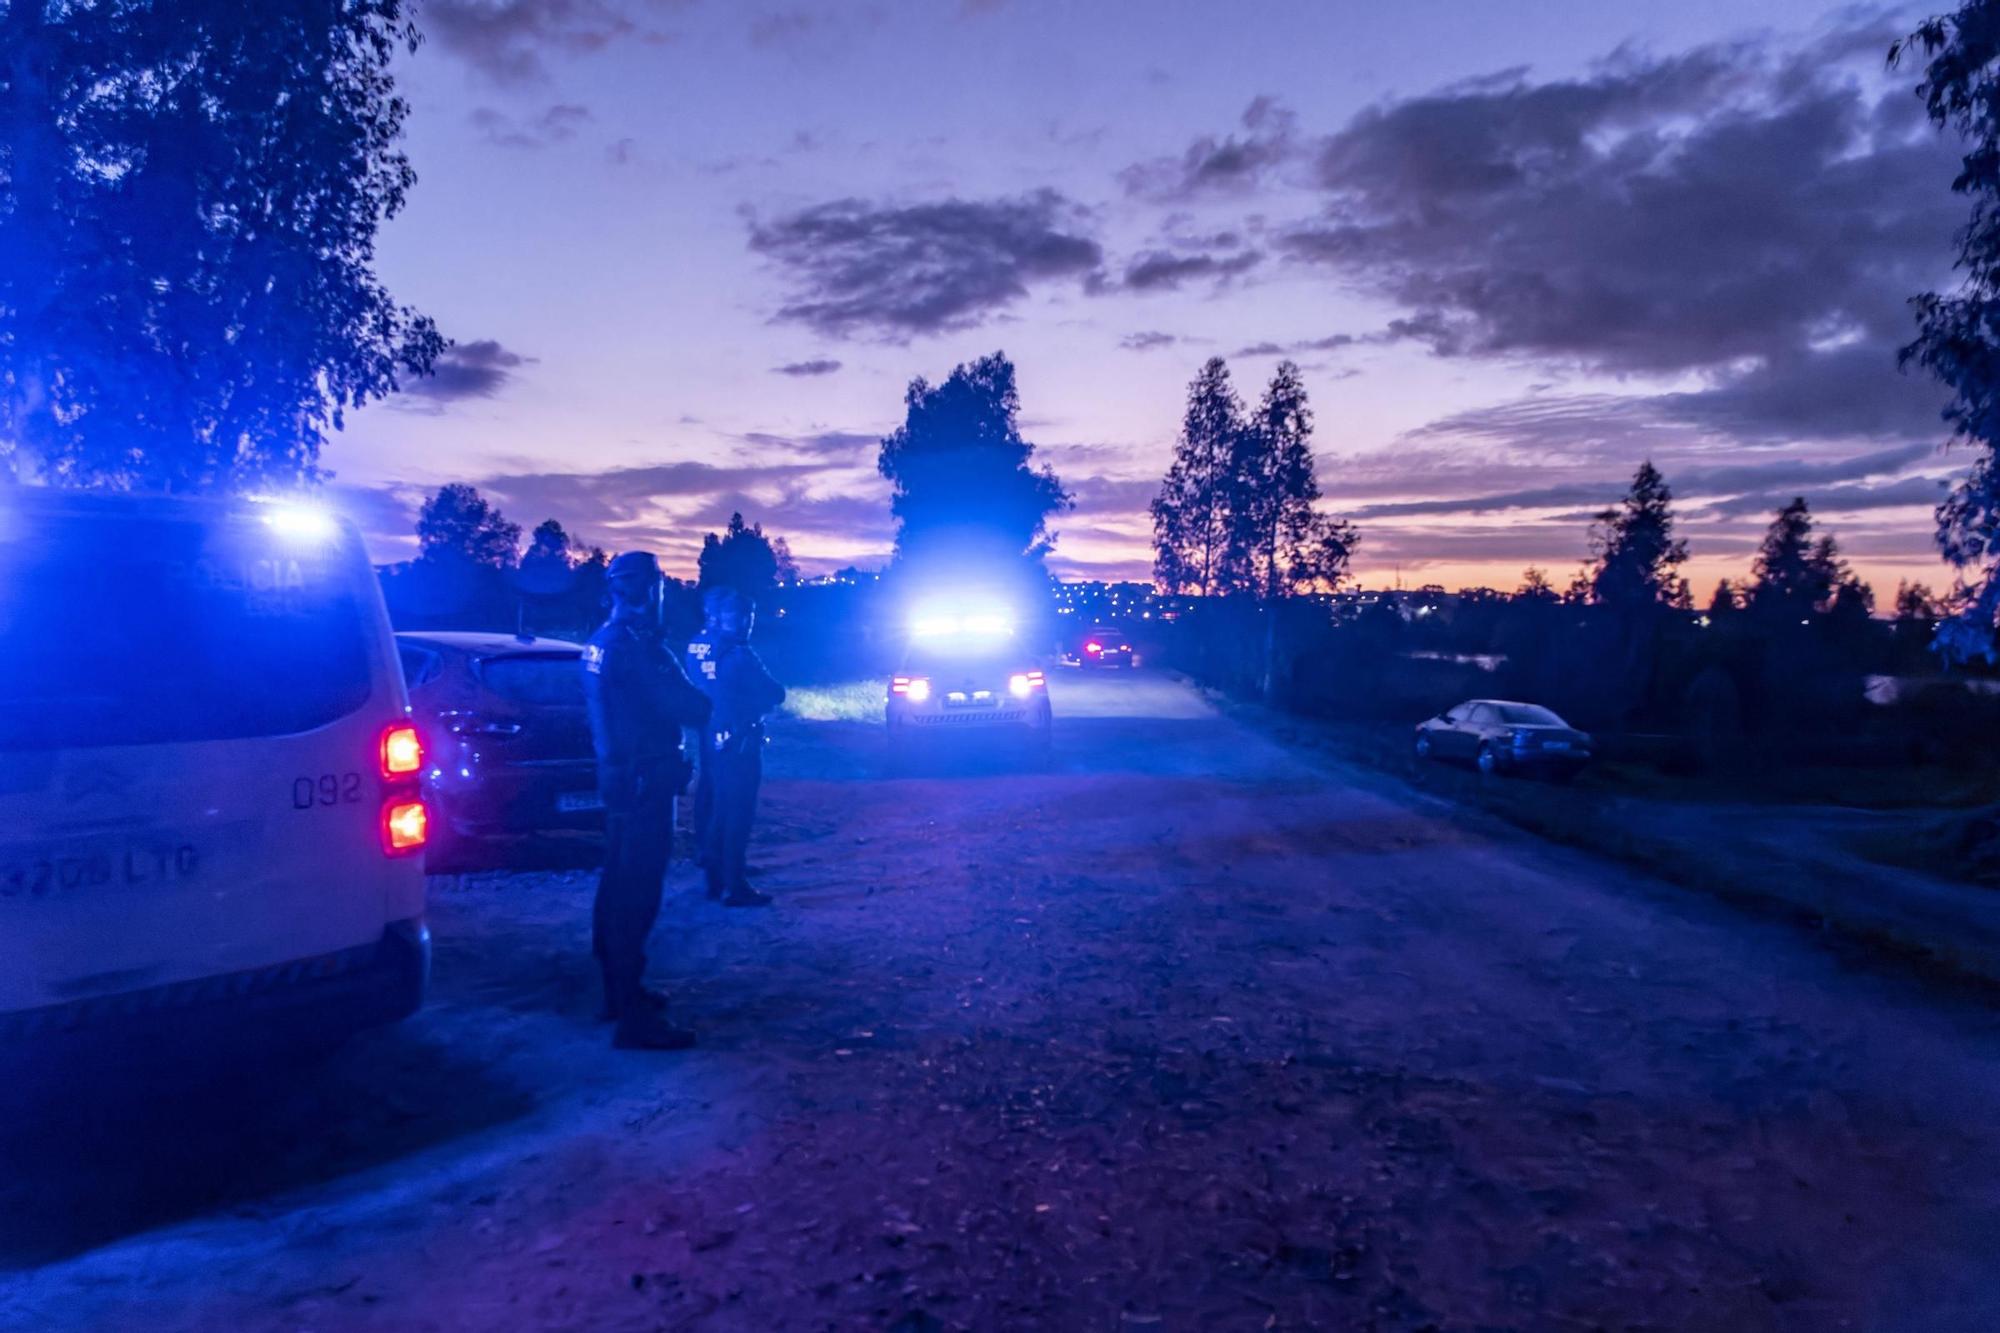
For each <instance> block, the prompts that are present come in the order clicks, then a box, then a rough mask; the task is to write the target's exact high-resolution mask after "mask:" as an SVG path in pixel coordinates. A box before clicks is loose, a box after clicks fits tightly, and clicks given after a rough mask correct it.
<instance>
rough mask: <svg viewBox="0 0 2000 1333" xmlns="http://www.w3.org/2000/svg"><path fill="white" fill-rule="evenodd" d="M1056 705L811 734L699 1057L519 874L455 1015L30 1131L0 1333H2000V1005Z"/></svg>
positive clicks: (1088, 710) (719, 930) (1429, 819)
mask: <svg viewBox="0 0 2000 1333" xmlns="http://www.w3.org/2000/svg"><path fill="white" fill-rule="evenodd" d="M1054 688H1055V704H1056V708H1057V711H1058V715H1059V728H1060V737H1059V741H1058V755H1057V765H1056V771H1055V772H1053V773H1048V774H1035V773H1020V772H1009V771H1007V770H1005V769H1004V768H1001V767H994V766H987V767H984V768H981V769H978V770H975V771H970V772H963V773H955V772H939V773H933V774H927V775H924V776H919V777H914V778H908V779H899V780H895V781H888V780H884V779H883V778H881V777H880V776H879V768H878V764H877V757H878V756H877V754H876V746H877V745H878V743H879V741H878V732H877V730H876V729H874V728H872V727H870V726H868V725H866V724H864V723H861V722H856V721H821V722H810V721H795V722H790V723H787V724H786V725H784V726H783V727H782V728H781V729H780V734H779V737H778V743H777V744H776V745H775V746H774V747H773V750H772V753H771V759H772V770H773V780H772V782H771V784H770V787H769V792H768V811H769V818H768V820H767V823H766V828H765V831H764V834H763V836H762V838H761V840H760V842H759V844H758V846H757V849H756V852H755V860H756V863H757V864H758V865H759V866H760V867H761V877H760V882H761V883H762V885H763V886H764V887H765V888H767V889H769V890H770V891H772V892H773V893H775V894H777V895H778V897H779V899H780V903H781V905H780V906H779V907H778V908H777V909H776V910H774V911H772V912H769V913H766V914H752V913H742V912H729V911H725V910H723V909H721V908H717V907H713V906H711V905H709V904H708V903H707V902H705V901H702V900H701V899H700V897H699V894H698V891H697V890H696V889H695V887H694V880H693V877H692V875H691V874H689V873H688V872H687V871H686V870H685V868H683V869H681V870H680V871H677V879H676V884H675V890H674V896H673V898H672V899H671V901H670V903H669V906H668V910H667V913H666V916H665V919H664V920H663V923H662V925H661V928H660V931H659V933H658V935H657V936H656V949H655V971H656V974H657V975H658V976H659V978H660V979H661V980H662V981H663V982H665V983H666V984H667V985H668V986H670V987H671V988H672V989H673V991H674V992H675V994H676V997H677V1003H678V1006H679V1010H680V1013H681V1015H682V1016H684V1017H685V1018H686V1019H687V1020H688V1021H689V1022H691V1023H693V1024H695V1025H698V1026H699V1027H700V1028H701V1030H702V1033H703V1045H702V1046H701V1048H700V1049H699V1050H697V1051H695V1052H693V1053H690V1054H687V1055H682V1056H651V1055H639V1054H622V1053H616V1052H613V1051H611V1050H610V1049H609V1048H608V1045H607V1042H606V1035H605V1031H604V1029H603V1028H601V1027H599V1026H597V1025H596V1024H595V1023H594V1021H593V1010H594V1008H595V1005H596V996H595V990H594V983H593V979H592V976H591V969H590V966H589V964H588V961H587V959H586V956H585V939H586V931H587V927H586V920H587V904H588V898H589V891H590V882H591V881H590V877H589V875H587V874H585V873H580V872H569V873H564V872H545V873H522V874H514V875H497V874H496V875H487V876H475V877H471V878H469V879H468V880H467V881H465V882H464V883H463V884H460V885H456V886H452V885H446V884H442V883H440V884H439V885H437V886H436V892H435V893H434V897H433V908H434V914H433V924H434V927H435V929H436V933H437V936H438V955H437V973H436V988H435V992H434V999H433V1002H432V1004H431V1005H430V1006H429V1007H428V1009H427V1010H426V1011H425V1012H424V1013H423V1014H422V1015H420V1016H419V1017H418V1018H417V1019H415V1020H413V1021H412V1022H410V1023H407V1024H405V1025H403V1026H402V1027H400V1028H398V1029H395V1030H393V1031H389V1032H385V1033H379V1034H375V1035H372V1036H370V1037H367V1038H365V1039H363V1040H362V1041H360V1042H357V1043H356V1044H355V1045H354V1046H352V1047H351V1048H350V1049H348V1050H346V1051H344V1052H343V1053H342V1054H341V1055H340V1056H339V1057H338V1058H336V1059H335V1060H334V1061H332V1062H331V1063H330V1064H327V1065H325V1066H322V1067H318V1068H314V1069H308V1070H297V1069H283V1068H280V1069H269V1068H263V1069H257V1070H251V1071H246V1072H242V1073H239V1074H236V1075H233V1076H231V1077H230V1078H228V1079H219V1080H215V1081H213V1082H209V1083H205V1084H204V1085H203V1086H201V1087H199V1088H186V1087H184V1088H179V1089H176V1090H169V1091H165V1092H162V1091H160V1090H159V1089H157V1088H153V1089H147V1090H144V1091H134V1090H130V1089H128V1090H126V1091H125V1092H124V1093H122V1094H119V1093H109V1094H106V1095H105V1096H104V1097H102V1098H95V1097H93V1098H91V1099H88V1101H87V1104H86V1105H83V1106H80V1107H79V1106H71V1107H69V1108H67V1109H66V1110H65V1112H64V1113H63V1115H62V1117H61V1118H60V1120H59V1121H57V1122H56V1123H47V1122H45V1121H18V1120H17V1121H16V1122H15V1123H13V1124H11V1125H9V1126H8V1127H7V1129H6V1131H5V1135H4V1145H3V1146H0V1150H3V1151H4V1154H5V1156H4V1159H0V1168H4V1184H0V1263H3V1264H4V1265H5V1268H4V1270H0V1326H4V1327H6V1328H23V1329H26V1328H35V1329H42V1328H113V1329H121V1330H122V1329H229V1330H262V1329H287V1330H311V1329H319V1330H336V1329H352V1328H360V1329H382V1330H406V1329H407V1330H420V1329H421V1330H433V1329H435V1330H491V1329H508V1328H559V1329H592V1330H623V1329H634V1330H637V1329H659V1328H667V1329H681V1328H714V1329H747V1330H794V1329H802V1330H809V1329H894V1330H902V1331H903V1333H916V1331H918V1330H936V1329H959V1328H963V1329H981V1330H985V1329H1029V1328H1049V1329H1088V1330H1107V1331H1110V1330H1153V1329H1158V1330H1180V1329H1239V1328H1240V1329H1265V1328H1272V1329H1306V1328H1329V1329H1345V1328H1356V1329H1366V1328H1381V1329H1420V1328H1433V1327H1435V1328H1444V1329H1475V1328H1523V1329H1567V1328H1596V1327H1607V1328H1621V1329H1623V1328H1646V1329H1651V1328H1659V1329H1731V1330H1734V1329H1746V1330H1755V1329H1800V1330H1804V1329H1815V1330H1817V1329H1829V1328H1857V1329H1968V1328H1992V1327H2000V1263H1996V1262H1995V1259H1994V1251H1993V1248H1992V1243H1993V1237H1994V1236H1996V1235H2000V1151H1996V1149H2000V1131H1996V1123H2000V1117H1997V1116H1996V1113H1995V1108H1996V1105H2000V1009H1996V1008H1995V1007H1994V1006H1993V1005H1992V1003H1991V1001H1990V1000H1983V999H1981V998H1980V997H1976V996H1968V995H1966V994H1965V993H1963V992H1951V991H1946V990H1942V989H1939V988H1936V987H1933V986H1931V985H1929V984H1927V983H1925V982H1923V981H1921V980H1919V979H1916V978H1913V977H1911V976H1908V975H1905V974H1903V973H1901V972H1899V971H1897V970H1895V969H1894V968H1877V967H1874V966H1871V965H1868V964H1865V963H1861V962H1857V961H1854V960H1852V959H1847V958H1843V957H1842V956H1840V955H1837V954H1835V953H1834V952H1831V951H1830V950H1829V949H1827V948H1825V947H1823V946H1822V945H1821V944H1819V943H1818V942H1817V941H1815V940H1814V939H1812V938H1811V937H1809V936H1808V935H1806V934H1805V933H1803V932H1801V931H1800V930H1798V929H1796V928H1794V927H1792V926H1789V925H1785V924H1782V923H1776V922H1768V921H1759V920H1754V919H1750V918H1747V917H1744V916H1742V915H1740V914H1738V913H1736V912H1734V911H1732V910H1731V909H1728V908H1726V907H1723V906H1719V905H1716V904H1714V903H1711V902H1709V901H1707V900H1704V899H1702V898H1700V897H1698V896H1694V895H1691V894H1688V893H1685V892H1681V891H1677V890H1673V889H1669V888H1666V887H1663V886H1659V885H1656V884H1653V883H1650V882H1648V881H1646V880H1645V879H1643V878H1642V877H1638V876H1635V875H1633V874H1631V873H1629V872H1626V871H1623V870H1618V869H1613V868H1610V867H1608V866H1605V865H1603V864H1601V863H1599V862H1595V861H1592V860H1590V859H1588V858H1585V857H1582V856H1577V855H1572V854H1569V853H1565V852H1561V851H1558V850H1554V849H1550V848H1547V847H1544V846H1541V845H1539V844H1536V843H1534V842H1532V841H1529V840H1527V839H1525V838H1522V837H1517V836H1515V835H1511V834H1507V833H1503V832H1498V831H1495V830H1492V829H1489V828H1486V827H1485V826H1484V825H1483V824H1481V823H1479V822H1478V821H1476V820H1472V819H1470V818H1469V817H1466V816H1463V815H1460V814H1458V813H1456V812H1454V811H1453V810H1451V809H1450V808H1449V807H1446V806H1442V805H1435V804H1427V803H1424V802H1423V801H1422V800H1421V799H1420V798H1416V797H1405V796H1399V795H1396V794H1395V793H1393V792H1386V793H1385V792H1384V791H1381V790H1378V789H1376V788H1375V787H1374V786H1373V784H1372V780H1364V779H1360V778H1358V777H1356V776H1354V775H1350V774H1345V773H1343V772H1342V771H1340V770H1338V769H1337V768H1332V767H1328V766H1327V761H1325V760H1323V759H1317V758H1309V757H1304V756H1300V755H1295V754H1292V753H1289V752H1287V751H1285V750H1283V749H1281V748H1279V747H1278V746H1277V745H1275V744H1273V743H1271V742H1269V741H1267V740H1265V739H1263V738H1262V737H1260V736H1259V735H1258V734H1256V733H1255V732H1254V731H1252V730H1251V729H1249V728H1248V727H1246V726H1245V725H1243V724H1241V723H1239V722H1237V721H1234V720H1231V719H1229V718H1225V717H1222V716H1220V715H1218V714H1217V713H1215V712H1214V711H1212V710H1211V709H1210V708H1208V707H1207V706H1206V705H1205V704H1203V703H1202V702H1201V701H1200V700H1199V699H1198V698H1196V697H1195V696H1194V695H1193V694H1191V693H1189V692H1188V691H1186V690H1184V689H1183V688H1181V687H1180V686H1178V685H1176V684H1173V683H1171V682H1169V681H1167V680H1164V679H1160V678H1156V677H1150V676H1143V675H1142V676H1137V677H1116V678H1110V679H1091V680H1079V679H1077V678H1075V677H1073V676H1064V677H1060V678H1058V679H1057V680H1056V682H1055V686H1054ZM832 711H835V712H837V711H838V710H832Z"/></svg>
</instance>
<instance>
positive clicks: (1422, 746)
mask: <svg viewBox="0 0 2000 1333" xmlns="http://www.w3.org/2000/svg"><path fill="white" fill-rule="evenodd" d="M1430 757H1431V734H1430V733H1429V732H1428V731H1420V732H1418V733H1417V758H1419V759H1428V758H1430Z"/></svg>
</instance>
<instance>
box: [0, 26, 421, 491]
mask: <svg viewBox="0 0 2000 1333" xmlns="http://www.w3.org/2000/svg"><path fill="white" fill-rule="evenodd" d="M405 8H406V7H405V6H404V5H403V4H402V3H401V0H344V2H343V3H326V2H325V0H268V3H258V4H242V3H236V2H235V0H174V2H173V3H168V0H119V2H118V3H112V2H111V0H95V2H92V0H81V2H79V3H72V4H49V3H40V2H38V0H14V3H12V4H9V5H5V6H0V164H4V170H0V470H5V471H11V472H13V473H14V474H16V475H17V476H32V477H40V478H43V479H48V480H55V481H62V482H70V483H101V484H111V485H142V486H148V487H157V488H164V489H172V490H197V489H204V488H212V487H222V486H236V485H257V486H273V485H276V486H285V485H291V484H295V483H297V482H299V481H302V480H310V479H312V478H314V477H316V476H317V475H318V474H317V460H318V457H319V450H320V446H321V444H322V442H323V440H324V439H325V436H326V433H327V432H328V431H329V430H333V429H338V428H339V427H340V426H341V424H342V419H343V414H344V412H345V411H346V410H347V409H349V408H352V407H355V406H358V405H359V404H361V403H363V402H366V401H368V400H369V399H372V398H376V397H380V396H382V395H383V394H386V393H389V392H392V391H393V390H394V389H395V388H396V387H397V377H398V375H399V373H402V372H412V373H425V372H427V371H428V370H429V369H430V368H431V366H432V363H433V362H434V360H435V358H436V357H437V355H438V354H439V353H440V352H441V351H442V350H443V347H444V342H443V340H442V339H441V338H440V337H439V335H438V332H437V330H436V328H435V327H434V326H433V325H432V323H431V322H430V321H429V320H428V319H425V318H423V317H422V316H419V315H417V314H415V313H414V312H412V311H411V310H409V309H408V308H406V307H403V306H399V305H397V304H396V303H395V302H394V301H393V300H391V298H390V296H389V294H388V292H387V291H385V290H384V289H383V287H382V284H381V283H380V282H379V281H378V280H377V278H376V276H375V273H374V270H373V263H374V243H375V232H376V229H377V227H378V226H379V225H380V224H381V223H382V222H383V220H385V219H387V218H390V217H393V216H394V215H395V214H396V213H397V211H398V210H399V209H400V208H401V207H402V204H403V200H404V197H405V194H406V192H407V191H408V190H409V188H410V186H411V184H412V183H413V181H414V179H415V177H414V174H413V173H412V171H411V169H410V165H409V162H408V160H407V159H406V158H405V157H404V155H403V154H402V153H401V152H400V151H398V150H397V149H396V147H395V145H396V143H397V141H398V140H399V139H400V138H401V136H402V130H403V120H404V117H405V115H406V114H407V111H408V108H407V106H406V104H405V103H404V102H403V100H402V99H401V98H400V97H399V96H398V95H397V94H396V91H395V85H394V81H393V78H392V72H391V65H392V60H393V57H394V55H395V51H396V48H397V47H398V46H414V44H415V42H416V40H417V37H416V31H415V29H414V27H413V26H412V25H411V23H410V22H409V20H408V18H407V17H406V14H405Z"/></svg>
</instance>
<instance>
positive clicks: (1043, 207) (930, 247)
mask: <svg viewBox="0 0 2000 1333" xmlns="http://www.w3.org/2000/svg"><path fill="white" fill-rule="evenodd" d="M1087 228H1088V218H1087V216H1086V215H1085V214H1084V212H1083V210H1082V209H1080V208H1078V207H1077V206H1076V205H1074V204H1072V203H1071V202H1070V201H1069V200H1068V199H1066V198H1064V197H1063V196H1062V195H1060V194H1058V193H1056V192H1055V191H1053V190H1040V191H1037V192H1035V193H1033V194H1027V195H1021V196H1018V197H1015V198H1009V199H990V200H963V199H947V200H944V201H941V202H937V203H926V204H914V205H908V206H897V205H875V204H868V203H864V202H863V201H861V200H858V199H841V200H836V201H834V202H831V203H826V204H819V205H816V206H814V207H812V208H807V209H803V210H801V211H799V212H795V213H789V214H786V215H784V216H782V217H779V218H776V219H774V220H772V221H770V222H768V223H761V222H755V221H753V222H752V224H751V227H750V248H751V249H752V250H754V251H755V252H757V253H758V254H761V255H764V256H766V257H767V258H769V259H770V260H772V261H773V262H774V263H775V264H776V265H777V266H778V267H779V269H780V270H781V271H782V272H783V273H784V274H785V275H786V277H787V278H788V279H789V280H790V282H791V284H792V287H793V295H792V298H791V299H790V300H789V301H787V302H786V304H785V305H784V306H783V307H781V308H780V309H779V311H778V314H777V318H779V319H781V320H788V321H791V322H794V323H800V324H804V325H806V326H808V327H809V328H812V329H814V330H816V331H817V332H819V333H821V334H823V335H825V336H828V337H835V338H854V337H862V336H873V337H878V338H883V339H888V340H892V341H906V340H908V339H909V338H911V337H913V336H919V335H929V334H937V333H944V332H948V331H952V330H957V329H965V328H970V327H973V326H975V325H977V324H979V323H981V322H982V321H984V320H985V319H986V318H988V317H989V316H991V315H993V314H994V313H996V312H997V311H999V310H1001V309H1003V308H1005V307H1006V306H1008V305H1011V304H1013V303H1014V302H1016V301H1018V300H1020V299H1021V298H1022V297H1024V296H1026V295H1027V294H1028V291H1029V289H1030V288H1031V287H1033V286H1035V285H1038V284H1042V283H1048V282H1053V281H1057V280H1060V279H1064V278H1076V279H1085V278H1088V277H1090V276H1091V275H1093V274H1096V273H1097V272H1098V271H1099V269H1100V267H1101V265H1102V263H1103V260H1104V252H1103V249H1102V247H1100V246H1099V244H1098V243H1097V241H1096V240H1095V239H1094V238H1093V237H1092V236H1091V235H1090V234H1089V232H1088V230H1087Z"/></svg>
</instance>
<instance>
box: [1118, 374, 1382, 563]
mask: <svg viewBox="0 0 2000 1333" xmlns="http://www.w3.org/2000/svg"><path fill="white" fill-rule="evenodd" d="M1312 430H1313V416H1312V408H1311V405H1310V404H1309V403H1308V402H1307V399H1306V389H1305V381H1304V379H1303V378H1302V377H1301V376H1300V374H1299V368H1298V366H1296V365H1295V364H1293V363H1292V362H1290V361H1284V362H1280V363H1279V365H1278V369H1277V373H1276V374H1275V375H1274V376H1273V377H1272V380H1271V383H1270V385H1269V386H1268V387H1267V388H1266V389H1265V391H1264V397H1263V400H1262V401H1261V402H1260V403H1259V404H1258V406H1257V409H1256V411H1255V413H1254V414H1250V415H1247V416H1246V414H1245V413H1244V410H1243V405H1242V401H1241V400H1240V399H1239V398H1238V397H1237V395H1236V390H1235V388H1234V386H1233V385H1232V384H1231V383H1230V380H1229V367H1228V366H1227V365H1226V364H1225V363H1224V362H1223V360H1222V359H1221V358H1220V357H1214V358H1211V359H1210V360H1209V361H1208V362H1207V363H1206V364H1205V365H1203V366H1202V368H1201V370H1200V371H1199V372H1198V373H1197V374H1196V376H1195V378H1194V381H1193V382H1192V383H1191V384H1189V386H1188V401H1187V408H1186V411H1185V412H1184V414H1183V416H1182V421H1181V432H1180V436H1179V438H1178V439H1177V440H1176V441H1175V445H1174V458H1173V462H1172V463H1171V464H1169V466H1168V468H1167V474H1166V476H1165V477H1164V478H1163V479H1162V481H1161V484H1160V493H1159V494H1158V495H1157V496H1156V497H1155V498H1154V500H1153V504H1152V517H1153V550H1154V559H1153V573H1154V579H1155V581H1156V582H1157V583H1159V585H1160V586H1161V587H1162V588H1164V589H1166V590H1167V591H1169V592H1176V593H1179V592H1195V593H1200V594H1204V595H1225V594H1230V593H1248V594H1252V595H1255V596H1258V597H1263V598H1277V597H1284V596H1289V595H1292V594H1294V593H1297V592H1300V591H1304V590H1308V589H1312V588H1325V589H1328V590H1331V589H1333V588H1335V587H1337V586H1339V584H1340V583H1341V582H1342V580H1343V579H1345V578H1346V575H1347V567H1348V562H1349V561H1350V560H1351V559H1352V557H1353V553H1354V548H1355V546H1356V544H1357V542H1358V540H1359V539H1358V536H1357V534H1356V532H1355V530H1354V527H1353V525H1352V524H1350V523H1347V522H1344V521H1342V520H1340V519H1336V518H1333V517H1331V516H1330V515H1326V514H1322V513H1320V512H1319V511H1318V510H1317V508H1316V507H1315V504H1316V502H1317V501H1318V499H1319V482H1318V479H1317V478H1316V477H1315V475H1314V468H1313V452H1312Z"/></svg>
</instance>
